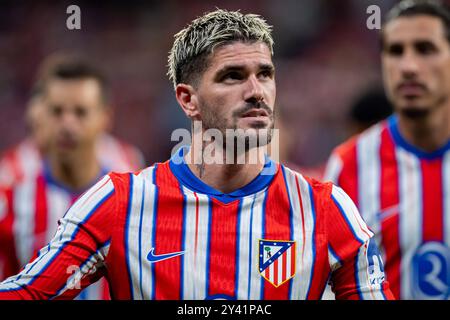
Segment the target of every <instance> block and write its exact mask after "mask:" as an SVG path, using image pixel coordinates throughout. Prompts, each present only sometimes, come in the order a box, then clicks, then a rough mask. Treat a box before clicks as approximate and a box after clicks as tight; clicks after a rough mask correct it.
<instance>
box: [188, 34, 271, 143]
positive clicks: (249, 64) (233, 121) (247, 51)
mask: <svg viewBox="0 0 450 320" xmlns="http://www.w3.org/2000/svg"><path fill="white" fill-rule="evenodd" d="M209 59H210V60H209V67H208V68H207V70H206V71H205V72H204V73H203V75H202V78H201V80H200V81H199V85H198V86H197V88H196V95H197V98H198V104H199V110H200V117H201V119H200V120H201V121H202V122H203V123H202V124H203V127H204V128H205V129H210V128H216V129H219V130H220V131H221V132H222V133H225V130H226V129H243V130H247V129H255V130H258V129H266V130H267V129H272V128H273V125H274V117H273V110H274V104H275V96H276V88H275V69H274V66H273V63H272V55H271V53H270V50H269V48H268V46H267V45H266V44H265V43H262V42H255V43H243V42H233V43H231V44H226V45H223V46H220V47H217V48H216V49H215V50H214V52H213V53H212V55H211V56H210V57H209ZM256 132H258V131H256ZM269 139H270V135H269Z"/></svg>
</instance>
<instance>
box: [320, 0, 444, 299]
mask: <svg viewBox="0 0 450 320" xmlns="http://www.w3.org/2000/svg"><path fill="white" fill-rule="evenodd" d="M381 36H382V53H381V58H382V68H383V77H384V84H385V89H386V92H387V95H388V97H389V99H390V101H391V102H392V105H393V106H394V110H395V115H394V116H391V117H390V118H389V119H388V120H387V121H383V122H381V123H379V124H377V125H375V126H373V127H372V128H370V129H369V130H367V131H365V132H363V133H362V134H361V135H359V136H357V137H354V138H352V139H350V140H349V141H347V142H346V143H344V144H342V145H341V146H339V147H338V148H337V149H336V150H335V151H334V152H333V154H332V156H331V158H330V160H329V164H328V168H327V174H326V178H327V179H330V180H332V181H334V182H335V183H337V184H338V185H339V186H341V187H342V188H343V189H344V190H345V191H346V192H347V193H348V194H349V196H350V197H351V198H352V199H353V200H354V201H355V203H356V204H357V206H358V208H359V210H360V212H361V214H362V216H363V217H364V219H365V220H366V221H367V223H368V225H369V226H370V227H371V228H372V230H373V231H374V232H375V234H376V235H377V240H378V243H379V245H380V246H381V248H382V252H383V253H384V257H385V259H384V260H385V261H386V265H385V270H386V274H387V279H388V281H389V282H390V284H391V287H392V291H393V293H394V295H395V296H396V297H398V298H401V299H448V298H449V294H450V271H449V270H450V249H449V247H450V100H449V96H450V13H449V11H448V8H447V7H444V6H443V5H441V4H439V3H437V2H432V1H416V0H413V1H402V2H400V3H399V4H398V5H396V6H395V7H394V8H393V9H392V10H391V11H390V13H389V15H388V16H387V19H386V22H385V24H384V26H383V29H382V33H381Z"/></svg>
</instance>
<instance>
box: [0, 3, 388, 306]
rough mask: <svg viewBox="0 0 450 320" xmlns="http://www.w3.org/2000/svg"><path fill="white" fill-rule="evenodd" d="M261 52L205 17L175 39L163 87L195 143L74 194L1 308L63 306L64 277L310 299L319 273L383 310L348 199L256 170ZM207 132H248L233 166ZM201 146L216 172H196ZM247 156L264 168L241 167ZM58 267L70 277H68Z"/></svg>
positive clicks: (376, 270)
mask: <svg viewBox="0 0 450 320" xmlns="http://www.w3.org/2000/svg"><path fill="white" fill-rule="evenodd" d="M272 46H273V40H272V36H271V27H270V26H269V25H267V23H266V22H265V21H264V20H263V19H261V18H260V17H259V16H257V15H253V14H248V15H243V14H241V13H240V12H230V11H225V10H216V11H214V12H210V13H208V14H205V15H203V16H201V17H199V18H197V19H196V20H194V21H193V22H192V23H191V24H190V25H188V26H187V27H186V28H185V29H183V30H182V31H180V32H179V33H177V35H176V36H175V41H174V45H173V48H172V50H171V52H170V55H169V76H170V78H171V80H172V81H173V84H174V88H175V95H176V98H177V101H178V103H179V104H180V106H181V108H182V109H183V111H184V112H185V114H186V116H187V117H188V118H189V119H191V120H192V121H193V127H194V128H195V125H194V121H201V123H202V126H203V128H202V130H198V131H196V130H193V132H192V141H191V146H190V147H187V148H181V149H180V150H178V152H177V153H176V154H174V155H173V156H172V158H171V159H170V160H169V161H166V162H164V163H158V164H156V165H154V166H152V167H149V168H147V169H145V170H143V171H141V172H140V173H138V174H132V173H130V174H110V175H108V176H105V177H104V178H103V179H102V180H101V181H100V182H99V183H97V184H96V185H95V186H94V187H93V188H91V189H90V190H89V191H87V192H86V193H85V194H84V195H83V196H82V197H80V199H79V200H78V201H77V202H76V203H75V204H74V205H73V206H72V208H71V209H70V210H69V211H68V213H67V214H66V215H65V217H64V218H63V219H61V224H60V226H59V227H58V231H57V234H56V236H55V237H54V238H53V240H52V242H51V243H50V245H49V246H48V247H44V248H43V249H42V250H41V255H40V256H39V257H38V258H37V259H35V260H34V261H32V262H31V263H30V264H28V265H27V266H26V267H25V269H24V270H23V271H22V272H21V273H20V274H19V275H17V276H13V277H11V278H9V279H8V280H7V281H4V282H3V283H1V284H0V299H19V298H21V299H51V298H54V297H61V296H62V297H66V296H68V297H70V295H71V291H72V290H71V288H70V287H69V286H70V285H71V284H72V283H76V282H77V277H80V278H82V279H83V280H85V281H82V283H81V284H82V286H85V285H87V284H89V283H90V282H91V281H93V280H95V279H97V278H99V277H101V276H107V278H108V282H109V284H110V287H111V292H112V295H113V297H114V298H116V299H319V298H320V297H321V295H322V293H323V290H324V288H325V285H326V281H327V279H328V276H329V274H330V273H331V274H332V279H333V280H334V285H335V290H336V293H337V298H339V299H386V298H387V299H389V298H392V294H391V292H390V291H389V288H388V284H387V282H386V281H385V277H384V273H383V271H382V270H383V267H382V261H381V259H380V257H379V254H378V249H377V247H376V245H375V244H374V241H371V237H372V236H373V234H372V233H371V232H370V231H369V230H368V229H367V227H366V225H365V223H364V221H362V219H361V217H360V216H359V213H358V211H357V209H356V208H355V206H354V204H353V203H352V201H351V200H350V199H349V198H348V196H347V195H346V194H345V193H344V192H342V190H341V189H339V188H336V187H334V186H333V185H332V184H330V183H328V184H322V183H320V182H317V181H315V180H311V179H308V178H304V177H303V176H302V175H300V174H298V173H296V172H294V171H292V170H290V169H288V168H286V167H285V166H282V165H280V164H278V163H275V162H274V161H273V160H271V159H270V158H269V157H267V156H266V157H264V151H265V148H264V147H265V146H266V144H267V143H269V142H270V138H271V134H272V129H273V126H274V116H273V112H274V108H275V97H276V85H275V68H274V66H273V63H272V55H273V47H272ZM207 129H215V131H214V132H215V134H216V135H217V133H218V132H219V133H221V134H222V138H223V139H225V138H226V137H224V136H223V135H224V134H225V136H227V133H226V132H227V130H229V129H241V131H240V133H239V131H238V132H237V134H238V135H239V134H242V131H243V130H249V129H253V130H250V132H249V133H248V134H249V135H248V136H247V138H246V139H244V141H246V142H247V143H246V144H245V148H243V149H242V150H240V152H242V153H239V156H241V155H244V159H245V160H246V161H244V162H243V163H237V160H236V157H237V155H236V153H234V151H235V150H236V149H237V150H239V148H235V147H236V146H235V145H234V144H231V145H229V143H230V141H229V140H222V142H220V139H219V137H218V136H216V138H217V139H214V140H213V141H211V140H210V141H207V140H206V141H205V140H204V136H203V135H204V134H206V130H207ZM210 132H211V131H210ZM234 133H235V132H234V131H233V134H234ZM255 135H257V136H256V137H255ZM264 136H265V137H266V138H268V139H267V140H263V137H264ZM240 137H241V136H238V138H240ZM234 138H236V136H234ZM244 138H245V137H244ZM253 138H256V139H257V144H255V145H252V144H251V143H250V139H253ZM247 139H248V140H247ZM225 141H226V142H225ZM232 141H234V140H232ZM224 142H225V143H224ZM211 146H214V147H216V148H217V149H215V151H216V153H219V156H220V159H218V160H217V159H215V160H217V161H216V162H214V161H213V162H212V163H211V162H209V161H208V163H207V162H206V160H207V158H206V157H204V156H205V153H206V150H207V149H206V148H207V147H211ZM221 151H223V153H221ZM253 151H256V152H257V154H258V155H262V156H263V157H258V160H259V161H257V162H256V163H249V162H248V157H247V156H250V152H253ZM229 152H233V154H234V157H233V158H232V159H231V160H233V161H231V162H229V161H228V160H229V159H227V161H226V162H225V155H228V153H229ZM198 160H200V161H198ZM70 266H78V267H79V272H78V273H77V274H76V275H73V276H72V275H68V274H67V272H66V270H67V268H68V267H70ZM91 271H92V273H91Z"/></svg>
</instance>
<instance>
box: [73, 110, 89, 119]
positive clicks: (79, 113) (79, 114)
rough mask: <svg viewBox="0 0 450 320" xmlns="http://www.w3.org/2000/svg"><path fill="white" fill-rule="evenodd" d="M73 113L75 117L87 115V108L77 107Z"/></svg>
mask: <svg viewBox="0 0 450 320" xmlns="http://www.w3.org/2000/svg"><path fill="white" fill-rule="evenodd" d="M75 115H76V116H77V118H84V117H86V115H87V110H86V109H85V108H82V107H78V108H76V109H75Z"/></svg>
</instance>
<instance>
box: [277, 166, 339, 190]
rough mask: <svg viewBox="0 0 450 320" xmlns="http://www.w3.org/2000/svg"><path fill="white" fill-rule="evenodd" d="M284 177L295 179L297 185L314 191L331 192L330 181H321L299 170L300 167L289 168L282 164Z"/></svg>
mask: <svg viewBox="0 0 450 320" xmlns="http://www.w3.org/2000/svg"><path fill="white" fill-rule="evenodd" d="M282 167H283V171H284V174H285V176H286V179H289V178H294V179H297V181H298V183H299V187H300V185H301V184H303V185H304V186H305V187H307V188H308V189H310V190H311V191H313V192H314V193H317V192H319V193H328V194H329V193H331V188H332V186H333V184H332V183H331V182H330V181H322V180H319V179H316V178H313V177H310V176H308V175H305V174H303V173H302V172H301V169H299V168H295V169H291V168H289V167H287V166H284V165H283V166H282Z"/></svg>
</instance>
